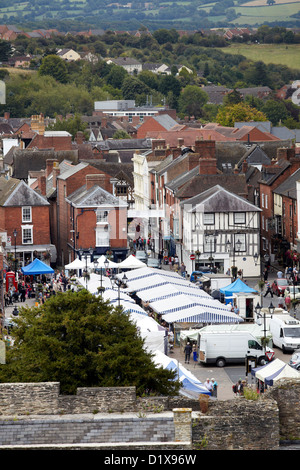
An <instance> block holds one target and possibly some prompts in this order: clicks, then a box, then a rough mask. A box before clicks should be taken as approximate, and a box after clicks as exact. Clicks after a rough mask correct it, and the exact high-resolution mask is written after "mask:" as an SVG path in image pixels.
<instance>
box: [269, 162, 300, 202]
mask: <svg viewBox="0 0 300 470" xmlns="http://www.w3.org/2000/svg"><path fill="white" fill-rule="evenodd" d="M299 180H300V168H298V170H296V171H295V172H294V173H293V174H292V175H291V176H289V177H288V178H287V179H286V180H285V181H284V182H283V183H281V184H280V185H279V186H278V187H277V188H276V189H274V191H273V192H274V193H276V194H280V195H281V196H287V197H290V198H292V199H297V185H296V182H297V181H299Z"/></svg>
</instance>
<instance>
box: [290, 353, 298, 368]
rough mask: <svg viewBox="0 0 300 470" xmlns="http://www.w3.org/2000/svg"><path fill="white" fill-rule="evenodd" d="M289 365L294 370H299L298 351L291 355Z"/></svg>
mask: <svg viewBox="0 0 300 470" xmlns="http://www.w3.org/2000/svg"><path fill="white" fill-rule="evenodd" d="M289 365H290V366H291V367H294V369H297V370H300V351H299V350H296V351H294V354H293V355H292V357H291V359H290V362H289Z"/></svg>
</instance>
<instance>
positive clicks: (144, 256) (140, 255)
mask: <svg viewBox="0 0 300 470" xmlns="http://www.w3.org/2000/svg"><path fill="white" fill-rule="evenodd" d="M135 257H136V259H139V260H140V261H142V262H143V263H147V253H146V252H145V251H144V250H137V251H136V252H135Z"/></svg>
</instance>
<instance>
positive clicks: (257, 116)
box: [217, 103, 267, 127]
mask: <svg viewBox="0 0 300 470" xmlns="http://www.w3.org/2000/svg"><path fill="white" fill-rule="evenodd" d="M240 121H246V122H247V121H267V117H266V116H265V114H263V113H262V112H261V111H258V110H257V109H255V108H251V107H250V106H249V105H247V104H246V103H237V104H234V105H233V106H221V107H220V109H219V112H218V114H217V122H218V123H219V124H221V125H222V126H229V127H233V126H234V123H235V122H240Z"/></svg>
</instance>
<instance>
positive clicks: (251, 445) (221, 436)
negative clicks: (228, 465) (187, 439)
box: [193, 397, 280, 450]
mask: <svg viewBox="0 0 300 470" xmlns="http://www.w3.org/2000/svg"><path fill="white" fill-rule="evenodd" d="M279 443H280V435H279V410H278V407H277V403H276V402H275V401H274V400H259V401H251V400H246V399H245V398H240V397H239V398H236V399H235V400H227V401H214V402H212V403H211V404H210V406H209V408H208V411H207V413H206V414H205V415H203V414H201V413H199V416H198V417H196V418H195V419H194V420H193V446H194V447H195V448H199V449H200V448H201V449H206V450H275V449H278V447H279Z"/></svg>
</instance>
